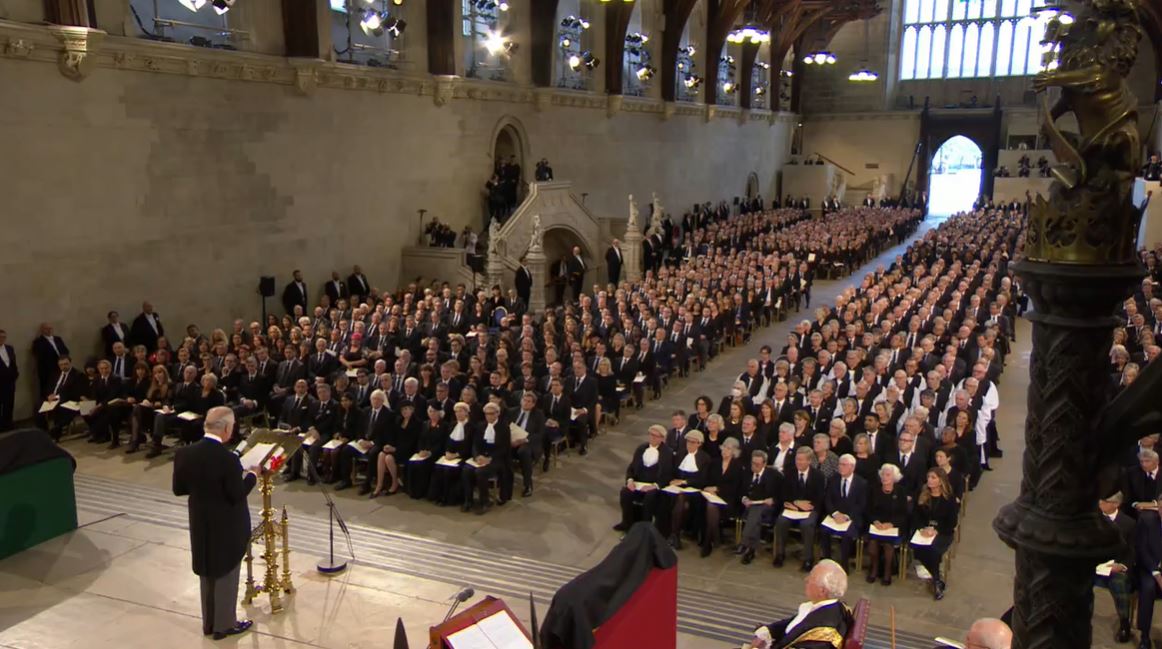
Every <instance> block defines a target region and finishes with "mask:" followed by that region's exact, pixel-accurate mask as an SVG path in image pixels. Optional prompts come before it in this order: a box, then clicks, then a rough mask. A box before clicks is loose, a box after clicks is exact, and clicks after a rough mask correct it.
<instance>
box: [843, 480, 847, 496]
mask: <svg viewBox="0 0 1162 649" xmlns="http://www.w3.org/2000/svg"><path fill="white" fill-rule="evenodd" d="M843 497H844V498H847V478H844V479H843Z"/></svg>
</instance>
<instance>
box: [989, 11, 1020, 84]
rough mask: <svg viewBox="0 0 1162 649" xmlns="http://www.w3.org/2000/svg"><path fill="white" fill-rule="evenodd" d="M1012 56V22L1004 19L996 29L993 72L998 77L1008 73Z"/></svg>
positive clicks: (1013, 53) (1013, 54)
mask: <svg viewBox="0 0 1162 649" xmlns="http://www.w3.org/2000/svg"><path fill="white" fill-rule="evenodd" d="M1014 56H1016V54H1015V51H1014V50H1013V23H1012V22H1011V21H1008V20H1006V21H1005V22H1003V23H1001V28H1000V29H999V30H997V63H996V71H995V72H994V74H995V75H996V76H998V77H1003V76H1006V75H1008V74H1009V67H1010V66H1011V65H1012V59H1013V57H1014Z"/></svg>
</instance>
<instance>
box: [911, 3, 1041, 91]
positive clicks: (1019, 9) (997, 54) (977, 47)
mask: <svg viewBox="0 0 1162 649" xmlns="http://www.w3.org/2000/svg"><path fill="white" fill-rule="evenodd" d="M1046 2H1047V0H904V25H903V30H902V34H903V36H902V38H901V41H900V79H901V80H905V81H906V80H910V79H929V78H931V79H956V78H962V77H985V76H990V75H995V76H1013V75H1016V76H1019V75H1029V74H1035V73H1037V72H1039V71H1040V70H1041V68H1042V63H1041V61H1042V56H1043V54H1044V50H1045V48H1044V46H1042V45H1041V38H1042V36H1043V34H1044V33H1045V26H1046V24H1047V23H1048V16H1047V15H1046V14H1042V15H1038V16H1033V15H1031V13H1032V12H1033V11H1034V10H1036V9H1037V8H1040V7H1043V6H1045V4H1046Z"/></svg>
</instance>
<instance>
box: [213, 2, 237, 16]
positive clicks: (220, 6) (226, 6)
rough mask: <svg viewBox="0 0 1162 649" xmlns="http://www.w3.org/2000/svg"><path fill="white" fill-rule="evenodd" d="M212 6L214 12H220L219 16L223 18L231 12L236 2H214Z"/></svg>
mask: <svg viewBox="0 0 1162 649" xmlns="http://www.w3.org/2000/svg"><path fill="white" fill-rule="evenodd" d="M211 4H213V5H214V11H216V12H218V15H219V16H221V15H222V14H224V13H226V12H227V11H230V8H231V7H233V6H234V0H214V1H213V2H212V3H211Z"/></svg>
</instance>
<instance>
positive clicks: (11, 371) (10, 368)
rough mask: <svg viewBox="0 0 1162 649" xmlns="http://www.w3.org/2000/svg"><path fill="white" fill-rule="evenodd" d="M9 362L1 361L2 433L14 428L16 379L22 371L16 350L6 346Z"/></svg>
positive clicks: (0, 402)
mask: <svg viewBox="0 0 1162 649" xmlns="http://www.w3.org/2000/svg"><path fill="white" fill-rule="evenodd" d="M4 352H5V353H6V354H7V355H8V361H7V362H5V361H4V360H3V359H0V433H2V432H4V431H6V430H10V429H11V428H12V409H13V408H14V407H15V405H16V379H18V378H20V369H19V368H18V367H17V366H16V350H15V349H13V347H12V345H4Z"/></svg>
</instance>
